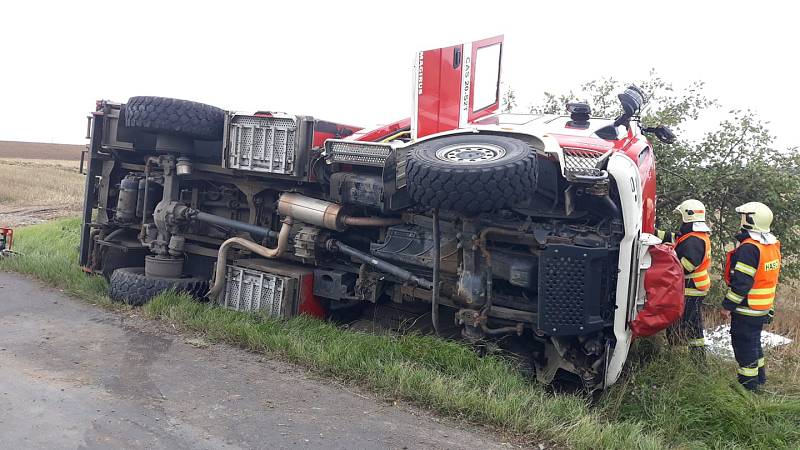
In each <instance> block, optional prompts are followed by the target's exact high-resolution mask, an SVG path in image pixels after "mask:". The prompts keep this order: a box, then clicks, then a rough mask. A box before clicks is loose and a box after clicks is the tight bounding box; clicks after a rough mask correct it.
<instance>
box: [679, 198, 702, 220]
mask: <svg viewBox="0 0 800 450" xmlns="http://www.w3.org/2000/svg"><path fill="white" fill-rule="evenodd" d="M675 212H678V213H681V219H682V220H683V223H691V222H705V221H706V207H705V205H703V203H701V202H700V200H695V199H689V200H684V201H683V202H682V203H681V204H680V205H678V207H677V208H675Z"/></svg>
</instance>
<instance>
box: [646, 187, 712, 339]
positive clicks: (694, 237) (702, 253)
mask: <svg viewBox="0 0 800 450" xmlns="http://www.w3.org/2000/svg"><path fill="white" fill-rule="evenodd" d="M675 212H677V213H680V215H681V222H682V223H681V227H680V229H679V230H678V232H677V233H668V232H665V231H662V230H657V231H656V235H657V236H658V238H659V239H661V240H662V241H663V242H665V243H671V244H674V245H675V253H676V254H677V255H678V259H679V260H680V263H681V265H682V266H683V276H684V290H683V295H684V301H685V303H684V311H683V317H682V318H681V320H680V322H678V323H677V324H675V325H673V326H671V327H670V328H668V329H667V339H668V340H669V342H670V343H672V344H677V343H681V344H684V343H685V344H688V346H689V350H690V351H692V352H694V353H699V354H701V355H702V354H704V351H705V337H704V335H703V312H702V309H701V308H702V305H703V299H704V298H705V297H706V294H708V291H709V289H710V288H711V278H710V277H709V274H708V267H709V266H710V265H711V241H710V239H709V233H710V231H711V230H710V229H709V228H708V225H706V208H705V206H704V205H703V203H701V202H700V201H699V200H694V199H689V200H685V201H684V202H683V203H681V204H680V205H678V207H677V208H675Z"/></svg>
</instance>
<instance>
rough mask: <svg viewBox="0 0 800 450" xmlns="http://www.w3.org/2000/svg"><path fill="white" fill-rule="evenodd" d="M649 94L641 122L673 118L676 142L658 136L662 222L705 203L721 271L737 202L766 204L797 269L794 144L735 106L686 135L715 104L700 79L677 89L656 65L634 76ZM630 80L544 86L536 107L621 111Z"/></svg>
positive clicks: (672, 222)
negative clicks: (777, 138)
mask: <svg viewBox="0 0 800 450" xmlns="http://www.w3.org/2000/svg"><path fill="white" fill-rule="evenodd" d="M635 84H636V85H637V86H639V87H641V88H642V90H643V91H644V92H645V93H647V94H648V95H649V98H648V103H647V105H646V107H645V108H644V111H643V113H642V117H641V121H642V123H643V124H645V125H646V126H654V125H658V124H663V125H668V126H670V127H671V128H672V129H673V131H675V132H676V134H677V135H678V139H679V140H678V142H676V143H675V144H672V145H666V144H663V143H661V142H659V141H658V140H657V139H655V138H653V139H651V140H650V141H651V142H652V144H653V151H654V152H655V155H656V160H657V172H658V187H657V193H658V200H657V208H658V222H659V227H662V228H666V229H675V228H677V226H678V225H679V217H678V216H677V215H676V214H674V213H673V209H674V208H675V207H676V206H677V205H678V204H679V203H680V202H682V201H683V200H685V199H687V198H695V199H698V200H700V201H702V202H703V203H704V204H705V205H706V210H707V211H708V222H709V226H711V228H712V230H713V233H712V241H713V244H714V254H715V262H716V263H717V265H718V267H717V273H721V272H722V265H723V264H724V253H725V249H727V248H730V247H731V246H732V245H733V244H735V240H734V238H733V236H734V235H735V234H736V233H737V232H738V230H739V217H738V215H737V214H736V213H735V212H734V208H736V207H737V206H739V205H741V204H743V203H746V202H749V201H760V202H762V203H765V204H766V205H768V206H769V207H770V208H772V211H773V212H774V214H775V222H774V224H773V231H774V232H775V234H776V235H777V236H778V238H779V239H780V240H781V241H782V245H783V247H782V248H783V252H784V257H785V262H784V267H783V271H782V273H783V275H784V276H789V277H794V278H796V277H797V276H798V275H800V260H798V259H797V258H792V257H791V256H790V257H789V258H786V255H793V254H795V253H797V251H798V250H800V232H799V231H800V230H798V217H800V170H798V169H800V154H798V152H797V148H793V149H778V148H775V146H774V137H773V135H772V134H771V133H770V132H769V130H768V129H767V124H766V123H764V122H762V121H761V120H759V119H758V116H757V115H756V114H755V113H753V112H752V111H742V110H731V111H729V112H728V114H727V117H726V118H725V119H724V120H722V122H720V123H719V124H718V125H716V126H714V127H713V128H712V129H709V130H708V131H707V132H706V133H705V134H704V135H703V136H702V137H700V138H698V139H687V138H685V137H684V138H681V134H682V133H681V131H682V130H684V128H685V127H686V125H687V124H689V123H691V122H692V121H695V120H697V119H700V118H702V116H703V113H704V112H707V111H709V110H710V109H711V108H712V107H718V104H717V102H716V101H715V100H713V99H710V98H708V97H707V96H706V94H705V92H704V84H703V83H702V82H694V83H691V84H689V85H688V86H686V87H684V88H681V89H677V88H675V87H674V86H673V85H672V83H669V82H667V81H665V80H664V79H662V78H661V77H659V76H658V75H657V74H656V73H655V72H652V71H651V73H650V77H649V78H648V79H646V80H641V81H638V82H636V83H635ZM624 87H625V85H624V84H622V83H620V82H619V81H617V80H615V79H613V78H607V79H601V80H596V81H590V82H588V83H586V84H584V85H583V86H581V89H580V90H579V91H578V92H568V93H565V94H553V93H545V96H544V99H543V100H542V102H541V103H540V104H539V105H537V106H534V107H531V108H530V111H531V112H534V113H564V105H565V104H566V102H568V101H574V100H581V101H586V102H588V103H589V104H590V105H591V107H592V113H593V115H596V116H604V117H616V116H617V115H618V114H619V113H620V112H621V111H620V108H619V101H618V100H617V98H616V94H618V93H619V92H621V91H622V90H623V89H624Z"/></svg>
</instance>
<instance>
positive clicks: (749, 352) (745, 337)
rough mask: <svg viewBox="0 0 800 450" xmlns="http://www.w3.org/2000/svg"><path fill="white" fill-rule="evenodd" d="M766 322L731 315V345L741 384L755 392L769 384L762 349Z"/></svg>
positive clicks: (760, 319)
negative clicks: (763, 385) (761, 386)
mask: <svg viewBox="0 0 800 450" xmlns="http://www.w3.org/2000/svg"><path fill="white" fill-rule="evenodd" d="M763 327H764V321H763V318H761V317H748V316H743V315H741V314H737V313H735V312H734V313H731V345H732V346H733V354H734V356H735V357H736V363H737V364H738V365H739V369H738V370H737V374H738V378H739V383H741V384H742V385H743V386H744V387H745V388H747V389H750V390H754V389H756V388H758V387H759V385H762V384H764V383H766V382H767V371H766V367H765V366H764V350H763V349H762V348H761V330H762V328H763Z"/></svg>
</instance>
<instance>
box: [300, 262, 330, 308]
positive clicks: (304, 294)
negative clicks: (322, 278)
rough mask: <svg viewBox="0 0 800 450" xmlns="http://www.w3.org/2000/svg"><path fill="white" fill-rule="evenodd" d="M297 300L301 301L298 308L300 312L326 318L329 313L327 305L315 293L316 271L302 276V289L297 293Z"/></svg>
mask: <svg viewBox="0 0 800 450" xmlns="http://www.w3.org/2000/svg"><path fill="white" fill-rule="evenodd" d="M297 300H298V302H299V303H300V304H299V305H298V308H297V313H298V314H307V315H309V316H313V317H318V318H320V319H324V318H325V316H326V315H327V311H326V309H325V305H323V304H322V301H320V299H319V298H318V297H317V296H316V295H314V272H309V273H306V274H303V275H302V276H301V277H300V291H299V292H298V293H297Z"/></svg>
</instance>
